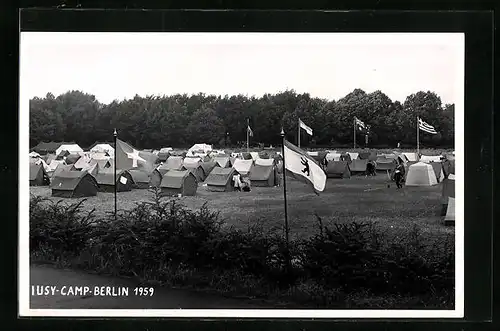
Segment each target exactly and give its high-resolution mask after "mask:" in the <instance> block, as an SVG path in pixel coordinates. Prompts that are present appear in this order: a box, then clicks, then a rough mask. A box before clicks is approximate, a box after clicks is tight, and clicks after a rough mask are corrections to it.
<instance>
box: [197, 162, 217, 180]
mask: <svg viewBox="0 0 500 331" xmlns="http://www.w3.org/2000/svg"><path fill="white" fill-rule="evenodd" d="M216 166H217V163H216V162H214V161H209V162H202V163H201V167H202V168H203V172H204V173H205V179H206V178H207V177H208V175H209V174H210V172H211V171H212V170H213V168H215V167H216Z"/></svg>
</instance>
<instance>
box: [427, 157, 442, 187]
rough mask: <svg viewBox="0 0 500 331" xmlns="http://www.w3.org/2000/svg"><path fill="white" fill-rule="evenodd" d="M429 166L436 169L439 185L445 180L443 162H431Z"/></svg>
mask: <svg viewBox="0 0 500 331" xmlns="http://www.w3.org/2000/svg"><path fill="white" fill-rule="evenodd" d="M429 164H430V165H431V166H432V169H434V173H435V174H436V179H437V181H438V183H440V182H441V181H442V180H443V179H444V173H443V164H442V163H441V162H430V163H429Z"/></svg>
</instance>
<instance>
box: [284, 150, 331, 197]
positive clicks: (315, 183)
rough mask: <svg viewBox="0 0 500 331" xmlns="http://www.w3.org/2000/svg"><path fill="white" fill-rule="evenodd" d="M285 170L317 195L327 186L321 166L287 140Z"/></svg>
mask: <svg viewBox="0 0 500 331" xmlns="http://www.w3.org/2000/svg"><path fill="white" fill-rule="evenodd" d="M284 151H285V155H284V159H285V164H284V166H285V167H284V168H285V169H286V173H287V174H288V175H290V176H292V177H294V178H296V179H298V180H300V181H302V182H305V183H307V184H308V185H310V186H311V187H312V189H313V190H314V192H315V193H316V194H319V192H323V191H324V190H325V186H326V174H325V172H324V171H323V169H321V167H320V166H319V164H318V163H317V162H316V161H315V160H314V159H313V158H312V157H310V156H309V155H308V154H307V153H306V152H304V151H303V150H301V149H300V148H298V147H297V146H295V145H294V144H292V143H290V142H288V141H286V140H285V146H284Z"/></svg>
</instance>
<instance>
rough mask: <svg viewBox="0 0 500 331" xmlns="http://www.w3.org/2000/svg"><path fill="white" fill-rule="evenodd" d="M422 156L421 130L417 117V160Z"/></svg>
mask: <svg viewBox="0 0 500 331" xmlns="http://www.w3.org/2000/svg"><path fill="white" fill-rule="evenodd" d="M419 155H420V128H419V127H418V116H417V158H418V156H419Z"/></svg>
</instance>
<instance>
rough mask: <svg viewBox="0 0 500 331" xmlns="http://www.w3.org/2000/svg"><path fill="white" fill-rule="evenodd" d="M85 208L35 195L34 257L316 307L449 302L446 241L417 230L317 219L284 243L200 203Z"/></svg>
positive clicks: (449, 243)
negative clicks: (399, 233) (303, 235)
mask: <svg viewBox="0 0 500 331" xmlns="http://www.w3.org/2000/svg"><path fill="white" fill-rule="evenodd" d="M83 203H84V200H82V201H79V202H78V203H75V204H71V205H66V204H63V203H60V202H59V203H53V202H49V203H45V202H44V199H42V198H40V197H35V196H33V197H32V198H31V203H30V215H31V219H30V249H31V256H32V259H34V260H50V261H56V262H58V263H61V264H64V265H66V266H71V267H77V268H83V269H87V270H94V271H97V272H103V273H108V274H113V275H122V276H136V277H139V278H141V279H142V280H147V281H157V282H160V283H165V284H170V285H177V286H191V287H195V288H212V289H216V290H217V291H219V292H226V293H229V294H231V295H248V296H259V297H267V298H270V299H280V300H284V301H288V302H295V303H301V304H310V305H313V306H316V307H317V306H321V307H334V306H335V307H350V306H356V307H371V308H403V307H406V308H415V307H416V306H420V307H425V306H427V307H432V308H447V309H450V308H452V307H453V305H454V269H455V266H454V239H453V237H452V236H447V237H446V238H443V239H435V241H434V242H428V241H424V240H423V236H422V235H421V234H420V233H419V230H418V228H414V229H411V230H409V231H408V233H407V234H406V235H405V236H403V237H401V238H400V239H399V240H397V241H396V240H395V239H394V238H390V237H389V236H388V235H387V234H386V233H384V232H382V230H380V229H379V228H378V227H377V226H376V225H373V224H363V223H357V222H351V223H346V224H333V226H324V225H323V221H322V220H321V218H319V217H317V218H318V223H319V226H318V233H317V234H316V235H314V236H312V237H311V238H307V239H300V240H293V241H291V242H290V243H289V245H287V244H286V242H285V241H284V240H283V236H282V235H281V233H280V234H277V233H273V232H269V231H265V230H264V229H263V228H262V227H260V226H251V227H249V228H248V229H246V230H244V231H243V230H239V229H234V228H232V227H227V226H226V225H225V224H224V222H223V221H221V219H220V217H219V214H218V213H216V212H213V211H210V210H209V209H208V208H207V206H206V205H204V206H203V207H202V208H200V209H199V210H197V211H191V210H189V209H187V208H185V207H184V206H182V205H180V204H179V203H178V202H177V201H176V200H169V201H162V200H160V198H159V196H158V195H156V196H155V198H154V199H153V201H152V202H143V203H140V204H137V206H136V207H135V208H133V209H132V210H129V211H123V210H121V211H119V213H118V215H117V217H116V220H115V217H114V215H111V214H110V215H109V216H108V217H106V218H104V219H98V218H97V217H95V216H94V215H93V211H92V212H89V213H87V214H83V212H82V208H81V206H82V204H83ZM288 261H290V263H288Z"/></svg>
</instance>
